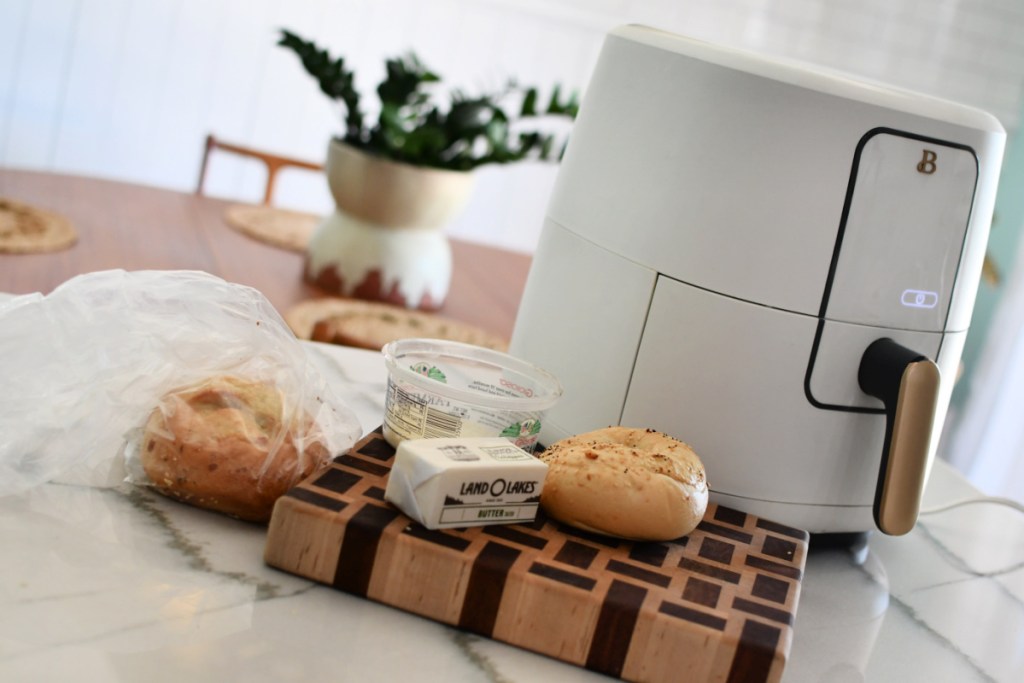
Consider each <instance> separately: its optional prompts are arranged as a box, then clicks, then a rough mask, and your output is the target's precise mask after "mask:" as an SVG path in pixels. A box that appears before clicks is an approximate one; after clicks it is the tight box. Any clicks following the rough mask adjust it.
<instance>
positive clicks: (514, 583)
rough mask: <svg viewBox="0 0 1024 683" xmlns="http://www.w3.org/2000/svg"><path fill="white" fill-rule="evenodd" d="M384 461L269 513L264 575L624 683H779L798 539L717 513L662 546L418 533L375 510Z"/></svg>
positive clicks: (323, 476)
mask: <svg viewBox="0 0 1024 683" xmlns="http://www.w3.org/2000/svg"><path fill="white" fill-rule="evenodd" d="M393 457H394V450H393V449H392V448H391V446H389V445H388V443H387V442H386V441H384V438H383V436H381V434H380V432H379V431H377V432H374V433H372V434H370V435H369V436H367V437H366V438H365V439H363V440H362V441H360V442H359V443H358V444H356V445H355V446H354V447H353V448H352V450H351V451H349V452H348V453H346V454H345V455H342V456H340V457H339V458H337V459H336V460H335V462H334V464H333V465H332V466H331V467H330V469H328V470H326V471H324V472H320V473H318V474H316V475H314V476H312V477H310V478H309V479H308V480H306V481H304V482H303V483H301V484H300V485H299V486H297V487H296V488H294V489H292V491H291V492H289V493H288V494H287V495H286V496H284V497H282V498H281V499H280V500H278V502H277V506H276V507H275V509H274V516H273V519H271V522H270V528H269V532H268V538H267V547H266V555H265V558H266V561H267V563H268V564H270V565H272V566H274V567H278V568H280V569H283V570H285V571H288V572H292V573H294V574H298V575H300V576H305V577H308V578H311V579H314V580H316V581H319V582H322V583H325V584H327V585H330V586H334V587H335V588H339V589H341V590H344V591H347V592H349V593H354V594H356V595H360V596H363V597H367V598H370V599H371V600H376V601H378V602H382V603H384V604H387V605H392V606H394V607H398V608H400V609H403V610H407V611H409V612H413V613H415V614H419V615H422V616H425V617H428V618H430V619H435V620H437V621H440V622H443V623H445V624H450V625H452V626H455V627H457V628H461V629H465V630H467V631H471V632H473V633H478V634H480V635H483V636H487V637H489V638H494V639H496V640H501V641H504V642H506V643H510V644H512V645H517V646H519V647H523V648H526V649H528V650H533V651H535V652H539V653H542V654H545V655H550V656H551V657H555V658H557V659H561V660H564V661H566V662H571V663H573V664H577V665H579V666H584V667H586V668H588V669H592V670H594V671H599V672H601V673H604V674H608V675H611V676H616V677H619V678H623V679H625V680H629V681H655V682H658V681H693V682H698V681H728V682H740V681H742V682H743V683H758V682H760V681H778V680H779V679H780V677H781V676H782V668H783V666H784V665H785V662H786V657H787V655H788V653H789V648H790V642H791V640H792V632H793V619H794V615H795V614H796V606H797V600H798V598H799V595H800V580H801V577H802V575H803V567H804V560H805V557H806V553H807V538H808V536H807V533H806V532H804V531H800V530H797V529H792V528H789V527H785V526H782V525H779V524H775V523H773V522H769V521H767V520H764V519H759V518H757V517H754V516H752V515H748V514H744V513H742V512H737V511H735V510H731V509H729V508H725V507H720V506H716V505H714V504H711V505H709V506H708V511H707V514H706V515H705V517H704V521H703V522H701V524H700V526H699V527H698V528H697V529H696V530H695V531H694V532H693V533H691V534H690V535H688V536H685V537H683V538H680V539H678V540H676V541H672V542H667V543H629V542H625V541H620V540H616V539H612V538H608V537H605V536H599V535H596V534H588V533H585V532H581V531H578V530H575V529H573V528H571V527H567V526H564V525H561V524H558V523H556V522H554V521H553V520H549V519H546V518H544V517H543V516H542V517H541V518H539V519H537V520H536V522H534V523H533V524H517V525H496V526H485V527H473V528H468V529H462V530H445V531H429V530H427V529H425V528H424V527H422V526H421V525H419V524H417V523H415V522H412V521H411V520H409V518H408V517H406V516H404V515H403V514H402V513H401V512H399V511H398V510H397V509H396V508H394V507H393V506H391V505H389V504H388V503H386V502H385V501H384V487H385V485H386V483H387V476H388V471H389V469H390V464H391V460H392V458H393Z"/></svg>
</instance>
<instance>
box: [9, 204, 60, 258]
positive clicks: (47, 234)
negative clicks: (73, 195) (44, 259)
mask: <svg viewBox="0 0 1024 683" xmlns="http://www.w3.org/2000/svg"><path fill="white" fill-rule="evenodd" d="M77 239H78V233H77V232H76V231H75V229H74V227H72V225H71V223H70V222H69V221H68V220H67V219H66V218H64V217H63V216H59V215H57V214H55V213H52V212H50V211H44V210H43V209H40V208H37V207H35V206H30V205H28V204H23V203H22V202H17V201H14V200H13V199H4V198H2V197H0V253H5V254H33V253H40V252H46V251H60V250H61V249H67V248H68V247H70V246H71V245H72V244H74V243H75V241H76V240H77Z"/></svg>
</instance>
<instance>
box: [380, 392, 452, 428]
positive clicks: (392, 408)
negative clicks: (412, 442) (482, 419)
mask: <svg viewBox="0 0 1024 683" xmlns="http://www.w3.org/2000/svg"><path fill="white" fill-rule="evenodd" d="M388 404H389V410H388V411H387V412H386V413H385V415H384V422H385V424H386V425H387V427H388V429H390V430H391V431H393V432H394V433H396V434H399V435H401V436H403V437H409V436H418V435H420V434H422V435H423V436H424V437H426V438H444V437H449V436H461V435H462V424H463V423H462V420H461V419H460V418H459V416H457V415H449V414H448V413H446V412H444V411H442V410H439V409H438V408H436V407H435V406H432V405H429V404H428V403H427V401H426V399H424V398H422V397H421V396H418V395H417V394H415V393H412V392H409V391H406V390H405V389H403V388H402V387H400V386H398V385H397V384H395V383H394V382H393V381H390V380H389V381H388Z"/></svg>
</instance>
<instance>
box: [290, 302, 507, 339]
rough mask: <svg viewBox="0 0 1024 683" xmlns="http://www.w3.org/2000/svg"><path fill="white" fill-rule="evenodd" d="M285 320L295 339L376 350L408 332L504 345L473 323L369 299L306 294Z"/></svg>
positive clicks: (435, 337) (425, 336) (405, 335)
mask: <svg viewBox="0 0 1024 683" xmlns="http://www.w3.org/2000/svg"><path fill="white" fill-rule="evenodd" d="M284 319H285V321H286V322H287V323H288V326H289V327H291V328H292V331H293V332H294V333H295V336H296V337H298V338H299V339H312V340H313V341H320V342H326V343H328V344H339V345H341V346H355V347H357V348H361V349H373V350H375V351H376V350H380V348H381V347H382V346H384V345H385V344H387V343H388V342H391V341H394V340H395V339H406V338H409V337H421V338H428V339H446V340H448V341H457V342H463V343H465V344H474V345H476V346H483V347H486V348H489V349H495V350H498V351H505V350H506V349H507V348H508V340H506V339H504V338H503V337H500V336H498V335H496V334H492V333H491V332H488V331H486V330H483V329H481V328H479V327H476V326H474V325H470V324H468V323H464V322H461V321H458V320H452V319H450V318H445V317H443V316H440V315H437V314H436V313H425V312H423V311H411V310H408V309H405V308H399V307H398V306H392V305H390V304H384V303H377V302H373V301H361V300H355V299H339V298H333V297H324V298H320V299H309V300H307V301H303V302H301V303H298V304H296V305H295V306H293V307H292V308H290V309H289V310H288V311H287V312H286V313H285V315H284Z"/></svg>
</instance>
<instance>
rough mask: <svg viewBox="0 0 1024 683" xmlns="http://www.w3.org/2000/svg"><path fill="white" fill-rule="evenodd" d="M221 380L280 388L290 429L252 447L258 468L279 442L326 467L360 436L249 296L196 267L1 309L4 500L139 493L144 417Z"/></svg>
mask: <svg viewBox="0 0 1024 683" xmlns="http://www.w3.org/2000/svg"><path fill="white" fill-rule="evenodd" d="M224 377H229V378H238V379H239V380H240V381H242V382H250V383H254V384H266V385H268V386H272V387H274V388H275V391H274V393H275V395H276V396H278V400H279V409H280V411H281V416H280V418H281V420H280V421H281V424H282V425H286V426H289V428H290V431H289V432H288V433H286V432H285V431H281V430H274V429H272V430H271V431H270V434H269V438H268V437H267V435H266V434H263V435H261V436H260V437H258V438H259V439H260V440H261V441H263V442H264V443H263V444H261V446H262V447H264V450H265V452H266V454H267V461H266V467H269V466H270V465H271V464H272V463H273V461H274V459H275V458H277V457H278V456H279V455H280V454H281V449H282V448H284V447H285V445H286V444H287V445H289V446H288V447H290V448H293V449H294V450H295V451H297V452H298V456H299V458H300V460H309V458H311V457H315V458H329V457H330V456H331V455H336V454H338V453H340V452H342V451H344V450H345V449H347V448H348V447H349V446H351V445H352V444H353V443H354V442H355V440H356V439H357V438H359V436H360V434H361V429H360V426H359V422H358V419H357V418H356V416H355V414H354V413H353V412H352V411H351V410H350V409H349V408H348V407H347V406H346V405H344V404H343V403H341V402H340V401H338V400H337V399H336V398H335V397H334V396H333V395H332V393H331V390H330V388H329V387H328V386H327V384H326V382H325V381H324V379H323V377H322V376H321V375H320V374H319V372H318V371H317V370H316V367H315V365H314V364H313V362H312V361H311V360H310V359H309V358H308V357H307V351H306V349H305V348H304V347H303V345H302V344H301V343H300V342H299V341H298V340H297V339H296V338H295V336H294V335H293V334H292V332H291V331H290V330H289V328H288V326H287V325H286V324H285V322H284V321H283V320H282V319H281V317H280V316H279V315H278V314H277V312H276V311H275V310H274V308H273V306H271V305H270V303H269V302H268V301H267V300H266V299H265V298H264V297H263V295H262V294H260V293H259V292H258V291H256V290H254V289H251V288H249V287H244V286H241V285H236V284H231V283H228V282H225V281H223V280H221V279H219V278H216V277H214V276H212V275H208V274H206V273H200V272H193V271H138V272H126V271H120V270H116V271H103V272H97V273H89V274H86V275H82V276H79V277H76V278H74V279H71V280H69V281H67V282H66V283H64V284H62V285H61V286H59V287H57V288H56V289H55V290H54V291H53V292H52V293H51V294H49V295H47V296H42V295H40V294H30V295H25V296H18V297H14V298H12V299H8V300H5V301H0V496H2V495H8V494H11V493H17V492H19V491H24V490H27V489H29V488H32V487H34V486H37V485H39V484H42V483H44V482H49V481H60V482H64V483H73V484H85V485H91V486H106V487H109V486H117V485H120V484H121V483H123V482H125V481H131V482H135V483H148V482H147V481H146V477H145V474H144V473H142V472H141V468H140V467H139V464H138V451H139V446H140V443H139V441H140V438H141V435H142V430H143V427H144V426H145V425H146V423H147V421H148V420H149V418H150V417H151V416H152V415H154V413H155V412H159V413H161V414H168V412H169V411H170V410H171V408H170V407H169V406H173V405H175V402H176V400H177V399H176V397H178V398H180V396H181V392H182V391H188V390H189V388H190V387H195V386H197V385H200V384H201V383H203V382H206V381H208V380H210V378H224ZM226 400H227V402H228V403H231V402H232V401H233V400H234V399H233V398H230V397H229V398H228V399H226ZM177 402H178V403H180V401H177ZM254 440H255V439H254ZM266 467H265V468H264V469H266Z"/></svg>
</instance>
